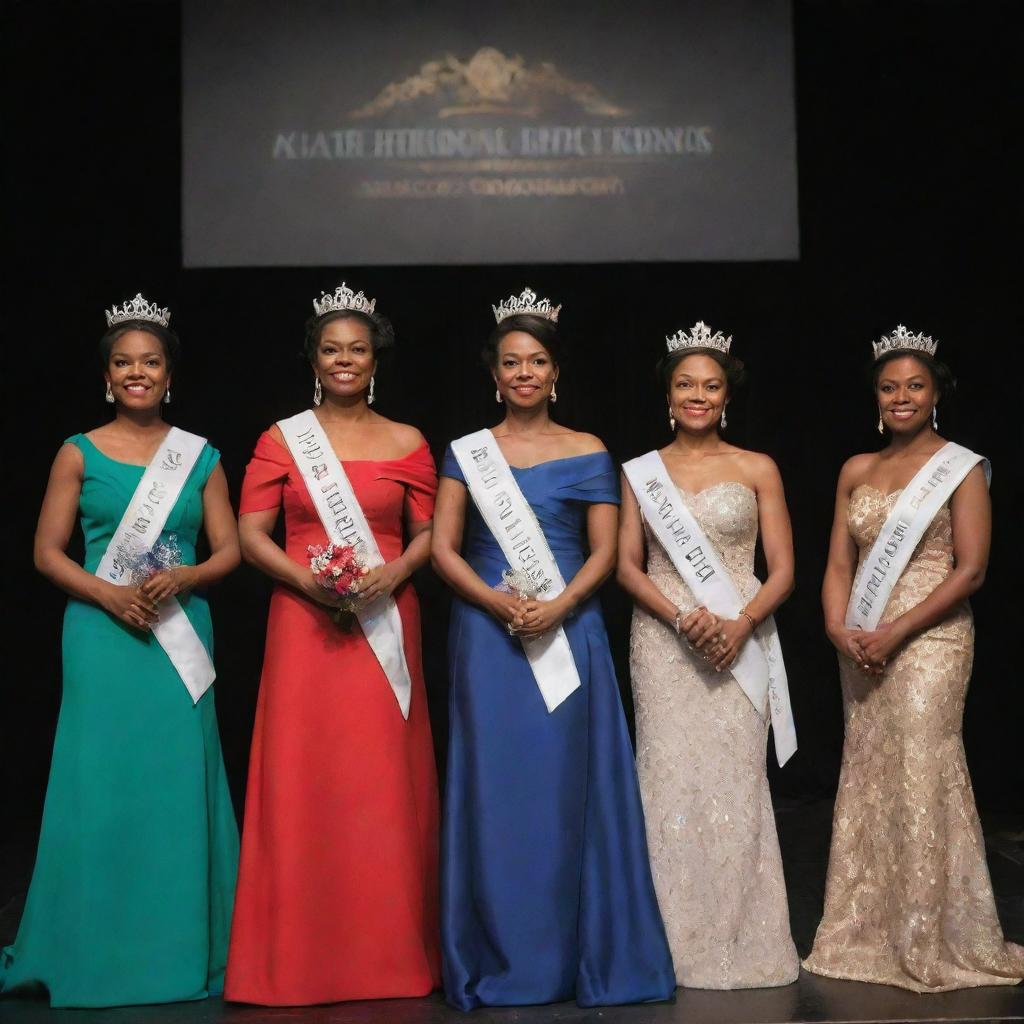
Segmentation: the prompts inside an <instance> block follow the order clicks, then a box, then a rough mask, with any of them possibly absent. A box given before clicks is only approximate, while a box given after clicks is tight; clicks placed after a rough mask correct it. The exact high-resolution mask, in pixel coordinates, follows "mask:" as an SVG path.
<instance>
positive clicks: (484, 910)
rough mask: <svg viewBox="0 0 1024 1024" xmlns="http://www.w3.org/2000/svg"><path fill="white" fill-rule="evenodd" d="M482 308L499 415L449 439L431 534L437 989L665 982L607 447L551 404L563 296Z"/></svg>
mask: <svg viewBox="0 0 1024 1024" xmlns="http://www.w3.org/2000/svg"><path fill="white" fill-rule="evenodd" d="M559 308H560V307H559ZM495 316H496V318H497V320H498V326H497V329H496V330H495V331H494V333H493V334H492V335H491V337H490V340H489V342H488V344H487V348H486V352H485V358H486V360H487V364H488V367H489V369H490V372H491V374H492V376H493V378H494V383H495V386H496V389H497V390H496V393H495V397H496V399H497V401H498V402H499V403H503V404H504V409H505V418H504V419H503V421H502V422H501V423H500V424H499V425H498V426H497V427H495V428H494V431H493V433H492V432H491V431H480V432H478V433H477V434H473V435H469V436H468V437H467V438H461V439H460V440H458V441H455V442H453V444H452V446H451V448H450V449H449V451H448V453H447V455H446V458H445V463H444V468H443V470H442V476H443V479H442V480H441V485H440V489H439V491H438V506H437V509H438V511H437V525H436V528H435V531H434V539H433V544H432V550H431V555H432V559H433V563H434V565H435V567H436V568H437V570H438V572H439V573H440V574H441V575H442V576H443V577H444V579H445V580H446V581H447V582H448V583H449V584H450V585H451V586H452V588H453V589H454V590H455V591H456V593H457V595H458V597H457V598H456V600H455V602H454V607H453V612H452V619H451V629H450V634H449V664H450V671H449V675H450V683H451V697H450V721H451V737H450V742H449V749H448V782H447V791H446V801H445V817H444V839H443V844H442V845H443V867H442V920H441V928H442V943H443V946H444V954H445V960H444V963H445V969H444V973H445V978H444V980H445V992H446V995H447V997H448V1000H449V1002H451V1003H452V1004H453V1005H455V1006H456V1007H458V1008H460V1009H471V1008H473V1007H476V1006H483V1005H488V1006H503V1005H522V1004H529V1003H551V1002H558V1001H561V1000H566V999H571V998H573V997H575V998H576V1001H577V1002H578V1003H579V1004H580V1005H583V1006H595V1005H602V1004H612V1003H632V1002H641V1001H645V1000H655V999H666V998H668V997H669V996H670V995H671V993H672V991H673V989H674V983H673V977H672V964H671V960H670V957H669V953H668V948H667V945H666V942H665V937H664V931H663V928H662V924H661V919H660V917H659V915H658V908H657V902H656V898H655V895H654V890H653V887H652V885H651V876H650V868H649V866H648V863H647V849H646V845H645V842H644V826H643V816H642V812H641V808H640V799H639V793H638V791H637V784H636V774H635V771H634V768H633V764H632V751H631V748H630V745H629V737H628V734H627V732H626V724H625V720H624V718H623V714H622V706H621V704H620V702H619V693H618V688H617V684H616V681H615V673H614V668H613V666H612V662H611V657H610V655H609V650H608V640H607V636H606V635H605V631H604V624H603V622H602V618H601V611H600V607H599V605H598V602H597V598H596V597H595V591H596V590H597V588H598V586H599V585H600V584H601V582H602V580H604V579H605V577H606V576H607V575H608V573H609V572H610V571H611V569H612V567H613V566H614V563H615V532H616V520H617V508H616V506H617V504H618V500H619V496H618V489H617V487H616V479H615V474H614V469H613V465H612V461H611V459H610V457H609V456H608V453H607V452H606V451H605V450H604V447H603V446H602V445H601V443H600V441H598V439H597V438H595V437H593V436H591V435H590V434H581V433H577V432H576V431H573V430H569V429H567V428H566V427H562V426H560V425H559V424H557V423H554V422H553V421H552V420H551V418H550V417H549V415H548V404H549V402H554V401H555V400H556V395H557V392H556V387H555V384H556V381H557V380H558V372H559V370H558V354H559V339H558V331H557V328H556V326H555V321H556V319H557V316H558V308H555V309H552V308H551V304H550V302H548V300H547V299H544V300H541V301H540V302H538V301H537V298H536V295H535V294H534V293H532V292H531V291H530V290H529V289H527V290H525V291H524V292H523V293H522V295H521V296H520V297H518V298H516V297H514V296H513V297H512V298H511V299H510V300H509V301H508V302H507V303H502V304H501V305H500V306H498V307H496V308H495ZM490 481H494V483H493V484H492V483H490ZM492 499H493V501H492ZM492 513H495V515H492ZM494 530H497V533H495V532H492V531H494ZM464 532H465V536H463V534H464ZM512 564H515V566H516V570H515V571H514V572H513V571H512V570H511V569H510V566H511V565H512ZM503 578H504V580H505V584H504V586H502V580H503Z"/></svg>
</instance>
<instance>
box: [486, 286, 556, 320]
mask: <svg viewBox="0 0 1024 1024" xmlns="http://www.w3.org/2000/svg"><path fill="white" fill-rule="evenodd" d="M491 309H493V310H494V319H495V320H496V321H497V322H498V323H499V324H500V323H501V321H502V320H504V319H506V318H507V317H510V316H517V315H518V314H519V313H532V314H533V315H534V316H542V317H544V319H545V320H550V321H551V322H552V323H553V324H555V323H558V314H559V312H560V311H561V309H562V307H561V306H554V307H552V305H551V300H550V299H541V300H540V302H538V301H537V293H536V292H535V291H533V290H532V289H530V288H524V289H523V294H522V295H520V296H518V298H517V297H516V296H515V295H510V296H509V297H508V298H507V299H506V300H505V301H504V302H499V303H498V305H496V306H491Z"/></svg>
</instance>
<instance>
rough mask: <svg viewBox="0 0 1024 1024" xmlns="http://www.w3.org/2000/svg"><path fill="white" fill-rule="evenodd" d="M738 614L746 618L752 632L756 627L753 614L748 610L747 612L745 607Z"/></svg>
mask: <svg viewBox="0 0 1024 1024" xmlns="http://www.w3.org/2000/svg"><path fill="white" fill-rule="evenodd" d="M740 615H742V616H743V618H745V619H746V620H747V622H749V623H750V631H751V632H753V631H754V630H755V629H757V623H756V622H755V621H754V617H753V615H751V614H750V613H749V612H747V611H746V609H744V610H743V611H741V612H740Z"/></svg>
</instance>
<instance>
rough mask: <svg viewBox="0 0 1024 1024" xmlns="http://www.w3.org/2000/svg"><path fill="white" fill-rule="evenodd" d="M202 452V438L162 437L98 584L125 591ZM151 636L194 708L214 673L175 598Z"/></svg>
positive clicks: (181, 433) (165, 604)
mask: <svg viewBox="0 0 1024 1024" xmlns="http://www.w3.org/2000/svg"><path fill="white" fill-rule="evenodd" d="M205 446H206V438H205V437H200V436H199V435H198V434H190V433H188V431H185V430H179V429H178V428H177V427H171V429H170V430H169V431H168V432H167V436H166V437H165V438H164V440H163V443H162V444H161V445H160V447H159V448H158V449H157V453H156V455H154V456H153V458H152V460H151V461H150V463H149V465H148V466H147V467H146V469H145V471H144V472H143V474H142V479H141V480H140V481H139V486H138V487H136V488H135V493H134V494H133V495H132V497H131V500H130V501H129V502H128V507H127V508H126V509H125V510H124V515H123V516H122V517H121V522H120V523H118V525H117V529H116V530H115V531H114V533H113V536H112V537H111V538H110V543H109V544H108V545H107V550H106V551H104V552H103V557H102V558H101V559H100V564H99V565H98V566H97V567H96V575H97V576H99V577H100V579H103V580H107V582H109V583H116V584H117V585H118V586H120V587H127V586H131V582H132V580H131V572H130V570H131V567H132V563H133V561H134V560H135V559H137V558H138V556H139V555H142V554H145V553H146V552H147V551H149V550H150V549H151V548H152V547H153V545H154V544H155V543H156V542H157V540H159V538H160V534H161V533H162V532H163V528H164V526H165V525H166V523H167V518H168V516H169V515H170V514H171V509H173V508H174V505H175V503H176V502H177V500H178V498H179V497H180V495H181V492H182V489H183V488H184V486H185V484H186V482H187V481H188V478H189V475H190V474H191V472H192V469H193V467H194V466H195V464H196V462H197V460H198V459H199V456H200V454H201V452H202V450H203V448H204V447H205ZM152 630H153V635H154V636H155V637H156V639H157V642H158V643H159V644H160V646H161V647H162V648H163V649H164V653H165V654H166V655H167V657H168V658H169V659H170V662H171V664H172V665H173V666H174V668H175V671H176V672H177V673H178V675H179V676H181V681H182V682H183V683H184V684H185V689H186V690H188V692H189V693H190V694H191V696H192V703H193V704H197V703H198V702H199V698H200V697H202V695H203V694H204V693H206V691H207V690H208V689H209V688H210V684H211V683H212V682H213V680H214V679H215V678H216V675H217V673H216V672H215V671H214V668H213V662H212V661H211V660H210V655H209V653H208V652H207V650H206V647H204V646H203V641H202V640H200V639H199V634H198V633H196V631H195V627H194V626H193V625H192V623H191V622H189V620H188V616H187V615H186V614H185V610H184V609H183V608H182V607H181V605H180V604H179V603H178V601H177V599H176V598H174V597H168V598H166V599H165V600H163V601H161V602H160V620H159V621H158V622H154V623H153V625H152Z"/></svg>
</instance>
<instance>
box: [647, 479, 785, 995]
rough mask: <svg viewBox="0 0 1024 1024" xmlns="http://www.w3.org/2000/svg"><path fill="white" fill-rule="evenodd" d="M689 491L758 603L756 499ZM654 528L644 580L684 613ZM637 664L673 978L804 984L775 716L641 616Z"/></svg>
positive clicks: (734, 486) (656, 868)
mask: <svg viewBox="0 0 1024 1024" xmlns="http://www.w3.org/2000/svg"><path fill="white" fill-rule="evenodd" d="M680 493H681V494H682V497H683V499H684V500H685V501H686V502H687V505H688V506H689V508H690V510H691V512H692V513H693V514H694V516H695V517H696V519H697V522H698V523H699V524H700V526H701V529H703V530H704V532H705V533H706V535H707V537H708V539H709V540H710V541H711V542H712V543H713V544H714V545H715V547H716V549H717V550H718V553H719V555H720V556H721V558H722V560H723V562H724V563H725V565H726V568H727V569H728V570H729V574H730V576H731V577H732V579H733V581H734V583H735V584H736V586H737V588H738V589H739V591H740V593H741V594H742V595H743V598H744V600H747V601H749V600H750V599H751V598H752V597H753V596H754V595H755V594H756V593H757V590H758V588H759V587H760V583H759V582H758V580H757V578H756V577H755V576H754V574H753V567H754V545H755V542H756V540H757V500H756V498H755V496H754V493H753V492H752V491H751V490H750V489H749V488H748V487H746V486H744V485H743V484H739V483H732V482H730V483H723V484H716V485H715V486H713V487H709V488H707V489H705V490H703V491H701V492H699V493H698V494H693V495H691V494H686V493H685V492H680ZM644 530H645V535H646V539H647V552H648V555H647V575H648V576H649V577H650V579H651V580H652V581H653V582H654V584H655V585H656V586H657V587H658V589H659V590H661V592H662V593H664V594H665V595H666V596H667V597H668V598H669V600H670V601H672V602H674V603H675V604H676V605H678V607H680V608H682V609H684V611H685V610H689V609H691V608H693V607H694V606H695V604H696V602H695V600H694V597H693V594H692V593H691V592H690V590H689V588H688V587H687V586H686V584H685V583H684V582H683V581H682V579H680V577H679V574H678V573H677V572H676V570H675V568H674V567H673V565H672V562H671V561H670V560H669V557H668V555H667V554H666V552H665V550H664V549H663V548H662V547H661V544H660V543H659V542H658V540H657V539H656V538H655V537H654V535H653V534H651V533H650V532H649V531H648V529H647V526H646V523H645V524H644ZM630 668H631V671H632V679H633V701H634V706H635V709H636V739H637V773H638V775H639V778H640V790H641V795H642V797H643V804H644V815H645V817H646V821H647V844H648V847H649V850H650V855H651V866H652V870H653V874H654V885H655V889H656V890H657V894H658V903H659V905H660V907H661V914H662V918H663V919H664V922H665V930H666V932H667V934H668V939H669V945H670V947H671V949H672V959H673V961H674V963H675V970H676V981H677V982H678V983H679V984H680V985H685V986H687V987H689V988H708V989H733V988H758V987H769V986H775V985H787V984H789V983H790V982H792V981H795V980H796V977H797V973H798V970H799V961H798V958H797V954H796V949H795V947H794V945H793V940H792V938H791V936H790V931H789V912H788V908H787V904H786V887H785V882H784V880H783V876H782V858H781V856H780V853H779V842H778V837H777V835H776V831H775V817H774V814H773V812H772V804H771V794H770V792H769V790H768V779H767V775H766V769H765V750H766V744H767V741H768V721H767V718H766V717H765V714H758V710H757V709H755V708H754V707H753V705H752V704H751V703H750V701H749V700H748V699H747V697H746V695H745V694H744V693H743V691H742V690H741V689H740V688H739V686H738V685H737V683H736V682H735V680H733V678H732V677H731V676H730V675H729V674H728V673H727V672H721V673H718V672H715V670H714V669H713V668H709V667H708V666H707V665H706V663H705V662H704V661H703V660H702V659H701V657H700V656H699V655H696V654H694V653H693V652H691V651H690V650H689V649H688V648H687V647H686V645H685V644H684V643H683V642H682V641H680V640H679V638H678V637H677V636H676V634H675V630H673V629H671V628H670V627H668V626H666V625H664V624H663V623H661V622H660V621H658V620H657V619H655V618H653V617H651V616H650V615H648V614H647V613H646V612H644V611H642V610H641V609H639V608H637V609H635V610H634V613H633V627H632V632H631V635H630ZM761 710H762V712H764V713H766V711H767V709H766V708H765V709H761Z"/></svg>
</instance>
